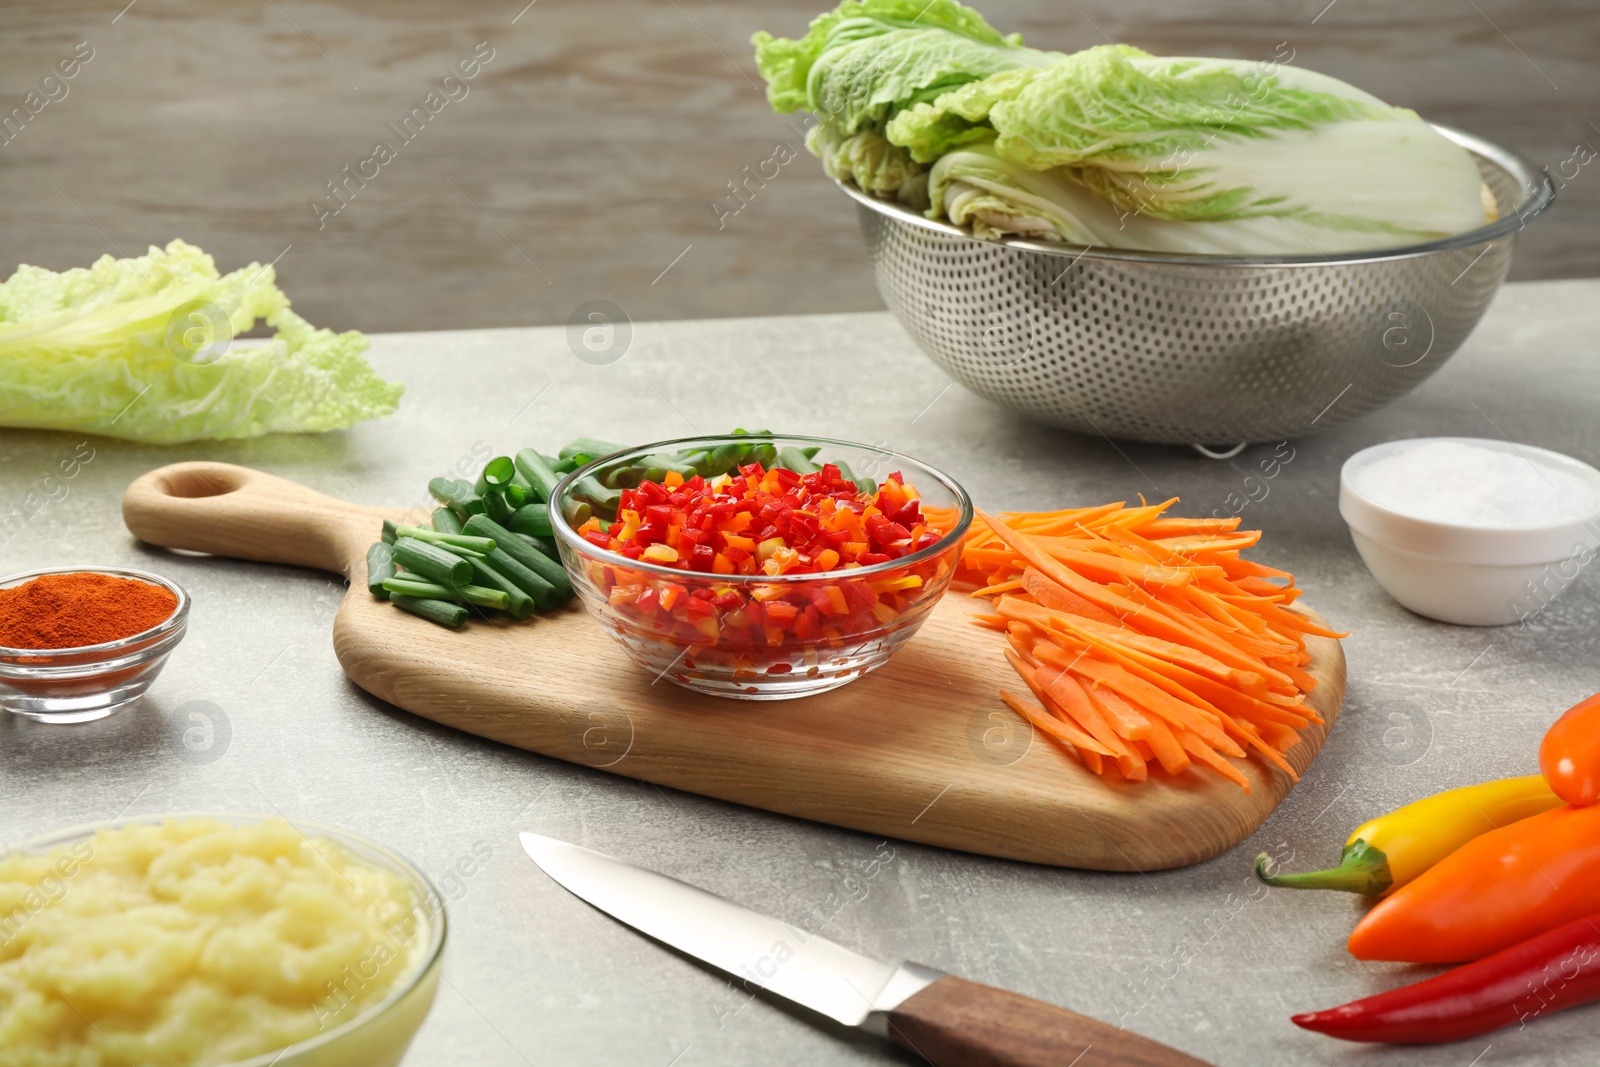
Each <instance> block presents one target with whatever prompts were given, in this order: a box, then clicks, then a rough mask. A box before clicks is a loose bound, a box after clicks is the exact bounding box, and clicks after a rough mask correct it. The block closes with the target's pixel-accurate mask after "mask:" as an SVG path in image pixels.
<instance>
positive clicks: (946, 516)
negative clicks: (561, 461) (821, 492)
mask: <svg viewBox="0 0 1600 1067" xmlns="http://www.w3.org/2000/svg"><path fill="white" fill-rule="evenodd" d="M740 450H744V451H751V450H754V454H753V455H752V456H748V457H745V458H743V459H738V458H737V457H738V456H739V453H740ZM808 452H809V453H810V455H806V453H808ZM812 456H814V457H815V458H814V460H812V458H811V457H812ZM783 457H788V458H787V460H786V459H784V458H783ZM750 458H755V459H757V460H763V459H764V460H765V462H763V466H764V467H766V468H769V469H770V468H771V467H772V466H780V467H791V468H792V466H793V465H794V464H795V463H796V462H798V461H799V460H801V459H805V460H808V461H811V462H813V463H814V464H823V463H834V464H836V465H838V466H839V467H840V468H841V471H842V472H843V473H844V475H845V477H847V478H853V479H855V480H857V481H858V482H870V484H872V485H873V486H877V485H878V484H879V483H880V482H882V481H883V480H885V479H886V478H888V476H889V475H890V474H891V473H893V472H899V473H900V474H901V476H902V477H903V479H904V482H905V485H906V486H907V487H908V488H912V489H915V491H916V495H917V496H918V498H919V500H920V502H921V505H922V506H923V507H924V508H925V509H926V511H925V513H924V514H925V515H926V516H927V517H928V518H929V519H937V522H936V523H935V525H936V527H937V531H936V532H938V534H939V539H938V541H937V542H936V543H934V544H932V545H930V546H928V547H925V548H923V549H921V550H920V551H917V552H913V553H910V554H908V555H905V556H901V557H899V558H896V559H891V560H889V561H888V562H874V563H873V564H871V565H869V566H863V565H860V564H854V565H851V564H842V565H840V566H838V567H837V568H836V569H833V570H829V571H826V572H816V573H806V574H778V575H770V574H766V573H756V574H737V573H736V574H719V573H710V572H707V571H703V570H684V569H679V568H677V567H672V566H666V565H662V564H658V563H652V562H647V561H644V560H636V559H630V558H628V557H627V556H624V555H621V554H618V553H616V552H612V551H610V550H609V549H606V548H603V547H600V546H598V545H596V544H594V543H593V542H591V541H589V540H587V539H586V538H585V537H584V536H583V535H582V534H581V533H580V532H579V531H578V529H576V528H575V526H574V523H576V524H577V525H579V526H581V525H582V523H583V515H584V512H585V509H589V510H592V511H593V513H594V514H595V515H596V516H597V517H599V518H600V519H602V521H604V522H609V521H611V520H613V519H615V517H616V516H615V514H614V509H615V506H616V505H615V500H614V499H611V498H612V497H614V495H615V494H614V491H615V490H617V489H622V488H631V487H633V486H634V485H637V484H638V482H639V481H640V480H641V478H642V477H644V476H647V475H648V476H650V480H652V481H659V480H660V479H661V478H663V477H665V468H666V466H668V465H669V464H665V463H664V462H663V461H665V460H669V459H670V460H675V461H676V463H677V465H678V466H679V467H681V468H683V469H684V470H688V471H690V474H687V475H684V476H685V477H689V476H692V474H693V473H700V474H703V475H708V476H709V475H716V474H721V473H724V472H725V471H728V470H730V469H732V465H733V463H734V462H738V463H741V464H742V463H744V462H748V461H749V459H750ZM774 460H776V462H773V461H774ZM680 473H681V471H680ZM608 492H609V494H610V496H609V497H608V495H607V494H608ZM550 511H551V516H550V520H551V525H552V526H553V527H554V530H555V536H556V543H557V545H558V546H559V548H560V552H561V562H562V564H563V565H564V566H565V567H566V569H567V573H568V574H569V575H571V577H572V584H573V587H574V588H575V589H576V590H577V592H578V595H579V597H580V598H581V599H582V600H583V602H584V604H585V605H586V606H587V607H588V609H589V611H590V612H591V613H592V614H593V615H594V617H595V618H596V619H597V620H599V622H600V624H601V625H602V626H603V627H604V628H605V630H606V632H607V633H609V634H610V635H611V636H612V638H613V639H614V640H616V641H617V642H618V643H619V644H621V645H622V647H623V648H624V649H625V650H626V651H627V653H628V655H629V656H630V657H632V659H633V660H634V662H636V663H638V664H639V665H640V666H641V667H643V668H644V669H645V670H647V671H649V672H650V674H652V675H653V676H654V677H655V678H657V679H661V678H665V679H667V680H668V681H671V682H673V683H675V684H677V685H681V686H683V687H685V688H687V689H692V690H694V691H696V692H700V693H709V694H712V695H714V696H722V697H734V698H738V699H744V700H781V699H785V698H790V697H803V696H810V695H813V694H815V693H822V692H826V691H827V690H829V689H833V688H836V687H838V686H841V685H844V684H845V683H846V682H848V681H850V680H851V679H853V678H858V677H860V676H861V675H864V674H866V673H867V672H868V671H870V670H873V669H875V668H877V667H881V666H882V665H883V664H884V663H885V662H887V661H888V659H889V657H890V656H891V655H892V654H893V653H894V651H895V650H896V649H897V648H899V647H900V646H901V645H903V644H904V643H905V642H906V641H907V640H909V639H910V638H911V635H912V634H914V633H916V631H917V628H918V627H919V626H921V625H922V622H923V620H924V619H926V618H927V615H928V611H929V610H930V609H931V608H932V607H933V605H934V603H936V602H937V601H938V599H939V597H940V596H941V595H943V593H944V591H945V589H946V588H947V587H948V586H949V584H950V578H951V576H952V574H953V573H954V572H955V564H956V558H957V555H958V554H959V552H960V549H961V541H962V538H963V537H964V535H965V534H966V532H967V527H968V526H969V525H970V524H971V522H972V502H971V501H970V500H969V499H968V498H967V493H966V491H965V490H964V489H962V488H961V486H959V485H957V484H956V482H955V481H954V480H952V479H951V478H949V477H947V476H946V475H944V474H942V473H940V472H939V471H937V470H935V469H934V468H932V467H930V466H928V465H927V464H925V463H922V462H919V461H918V460H915V459H912V458H911V457H909V456H905V455H902V454H900V453H898V452H894V451H891V450H890V449H887V448H880V447H878V446H876V445H863V444H853V443H851V442H849V441H836V440H832V439H829V438H824V437H797V436H786V435H772V434H749V435H745V434H726V435H720V436H714V437H691V438H683V439H681V440H676V441H662V442H658V443H656V444H653V445H645V446H643V447H641V448H632V449H627V450H625V451H622V452H617V453H613V454H612V455H609V456H604V457H602V458H600V459H597V460H595V461H594V462H592V463H590V464H588V465H587V466H584V467H581V468H579V469H578V470H576V471H573V472H572V473H571V474H569V475H567V477H566V478H565V479H564V480H563V481H562V482H561V484H560V485H559V486H557V487H556V492H555V497H554V499H553V500H552V501H551V509H550ZM608 512H610V513H608ZM695 601H698V603H693V602H695ZM663 604H667V605H669V606H668V607H663V606H662V605H663Z"/></svg>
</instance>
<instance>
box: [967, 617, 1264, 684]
mask: <svg viewBox="0 0 1600 1067" xmlns="http://www.w3.org/2000/svg"><path fill="white" fill-rule="evenodd" d="M995 610H996V611H997V612H999V613H1000V614H1001V615H1002V616H1004V617H1005V618H1008V619H1021V620H1023V621H1025V622H1031V623H1033V624H1034V625H1036V626H1039V627H1040V628H1042V629H1058V630H1066V631H1067V632H1069V633H1072V634H1074V635H1076V636H1077V637H1079V638H1081V639H1082V640H1085V641H1088V642H1089V643H1090V644H1092V645H1095V646H1096V647H1100V646H1104V645H1115V646H1118V647H1122V648H1134V649H1138V650H1139V651H1141V652H1145V653H1148V654H1150V655H1153V656H1158V657H1160V658H1162V659H1164V660H1166V661H1167V662H1169V663H1178V664H1182V665H1183V666H1186V667H1188V668H1190V669H1191V670H1194V671H1197V672H1199V673H1201V674H1206V675H1209V676H1211V677H1214V678H1216V679H1217V680H1218V681H1222V682H1228V683H1231V684H1233V685H1238V686H1242V687H1244V688H1247V689H1254V688H1257V687H1258V686H1260V684H1261V681H1262V678H1261V675H1259V674H1256V673H1254V672H1251V671H1244V670H1240V669H1238V668H1236V667H1231V666H1229V665H1228V664H1226V663H1222V662H1221V661H1219V660H1216V659H1214V658H1212V657H1211V656H1208V655H1206V654H1205V653H1204V652H1199V651H1196V650H1195V649H1193V648H1190V647H1188V646H1187V645H1180V644H1176V643H1174V642H1172V641H1165V640H1162V639H1161V638H1159V637H1151V636H1150V635H1148V634H1141V633H1139V632H1137V631H1135V630H1131V629H1126V628H1124V629H1118V628H1116V627H1113V626H1107V625H1106V624H1105V623H1101V622H1095V621H1094V620H1093V619H1086V618H1084V617H1083V616H1081V615H1073V614H1070V613H1069V612H1065V611H1055V610H1053V609H1051V608H1047V607H1043V606H1041V605H1038V604H1026V603H1023V602H1021V601H1019V600H1018V599H1017V598H1016V597H1012V596H1003V597H1001V598H1000V600H999V602H998V603H996V604H995ZM1141 610H1144V609H1141ZM1147 614H1151V613H1149V612H1147Z"/></svg>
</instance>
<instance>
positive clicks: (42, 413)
mask: <svg viewBox="0 0 1600 1067" xmlns="http://www.w3.org/2000/svg"><path fill="white" fill-rule="evenodd" d="M257 320H265V322H266V324H267V326H269V327H271V328H272V329H274V330H275V331H276V334H275V335H274V336H273V337H271V338H262V339H247V338H240V339H237V340H236V339H235V338H237V337H238V335H240V334H243V333H245V332H247V331H249V330H251V329H252V328H253V327H254V326H255V323H256V321H257ZM367 347H368V342H367V339H366V337H365V336H363V335H362V334H360V333H357V332H355V331H349V332H346V333H339V334H336V333H333V332H332V331H330V330H321V329H317V328H316V327H313V326H312V325H311V324H310V323H308V322H306V321H305V320H304V319H302V318H301V317H300V316H299V315H296V314H295V313H294V312H293V311H291V310H290V309H289V299H288V297H286V296H285V295H284V294H283V292H282V290H280V289H279V288H278V287H277V285H276V284H275V277H274V275H273V270H272V267H271V266H261V265H259V264H255V263H252V264H250V265H249V266H247V267H244V268H242V269H240V270H236V271H234V272H233V273H231V274H227V275H220V274H219V273H218V272H217V268H216V264H215V263H214V262H213V261H212V259H211V257H210V256H208V255H206V254H205V253H204V252H202V251H201V250H200V249H198V248H196V247H194V246H193V245H190V244H186V243H184V242H183V241H173V242H172V243H171V244H169V245H168V246H167V247H166V248H165V249H164V250H163V249H159V248H154V247H152V248H151V249H150V252H149V254H148V255H144V256H140V257H138V258H135V259H115V258H113V257H111V256H109V255H107V256H102V257H101V258H100V259H99V261H97V262H96V263H95V264H94V265H93V266H91V267H88V268H81V267H80V268H74V269H72V270H68V271H63V272H61V273H56V272H54V271H49V270H44V269H42V268H40V267H30V266H22V267H19V268H17V271H16V273H15V274H13V275H12V276H11V278H10V279H8V280H7V281H5V282H0V426H17V427H30V428H35V429H51V430H70V431H73V432H78V433H93V434H101V435H105V436H108V437H122V438H127V439H130V440H136V441H147V442H153V443H159V444H176V443H181V442H185V441H196V440H202V439H207V438H240V437H256V436H259V435H261V434H268V433H320V432H324V431H327V430H339V429H344V428H346V427H349V426H352V425H354V424H355V423H357V422H360V421H362V420H363V419H371V418H378V417H381V416H384V415H392V414H393V413H394V412H395V410H396V407H397V405H398V402H399V399H400V394H401V392H402V391H403V387H402V386H400V385H398V384H395V383H391V382H386V381H384V380H383V379H382V378H379V377H378V375H377V374H376V373H375V372H374V371H373V369H372V367H371V365H370V364H368V362H367V360H366V356H365V352H366V350H367Z"/></svg>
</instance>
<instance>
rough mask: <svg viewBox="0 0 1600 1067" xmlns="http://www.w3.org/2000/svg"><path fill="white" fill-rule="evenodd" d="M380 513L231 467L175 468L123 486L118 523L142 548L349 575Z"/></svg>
mask: <svg viewBox="0 0 1600 1067" xmlns="http://www.w3.org/2000/svg"><path fill="white" fill-rule="evenodd" d="M385 514H386V513H385V512H384V511H382V510H380V509H378V508H368V507H362V506H361V505H359V504H350V503H346V502H345V501H343V500H335V499H334V498H333V497H330V496H324V495H323V494H321V493H319V492H317V491H316V490H314V489H307V488H306V487H305V486H303V485H300V484H298V483H296V482H291V481H289V480H287V479H285V478H278V477H276V476H274V475H271V474H264V473H262V472H261V471H257V470H251V469H250V468H249V467H236V466H234V465H233V464H231V463H206V462H194V463H174V464H172V465H171V466H168V467H161V468H159V469H157V470H153V471H151V472H150V473H148V474H146V475H144V476H143V477H141V478H139V479H138V480H137V481H135V482H134V483H133V484H132V485H130V486H128V491H127V492H126V493H124V494H123V496H122V521H123V522H124V523H126V524H127V526H128V530H129V532H131V533H132V534H133V536H135V537H137V538H138V539H139V540H141V541H146V542H148V543H150V544H153V545H161V546H162V547H164V548H181V549H187V550H189V551H192V552H208V553H210V554H212V555H214V556H231V557H233V558H235V559H253V560H260V561H261V562H263V563H288V564H292V565H294V566H298V567H315V568H317V569H318V570H325V571H334V572H335V573H339V574H346V573H347V571H349V570H350V569H351V568H352V567H353V566H354V565H355V563H356V562H357V561H359V560H360V559H362V558H364V556H365V552H366V548H367V546H368V545H370V544H371V543H372V542H374V541H376V540H377V539H378V537H379V535H380V534H381V533H382V532H383V519H384V516H385Z"/></svg>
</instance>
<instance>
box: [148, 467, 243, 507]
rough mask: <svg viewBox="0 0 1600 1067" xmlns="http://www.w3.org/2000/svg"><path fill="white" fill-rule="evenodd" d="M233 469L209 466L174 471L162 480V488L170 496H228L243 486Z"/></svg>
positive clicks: (194, 497)
mask: <svg viewBox="0 0 1600 1067" xmlns="http://www.w3.org/2000/svg"><path fill="white" fill-rule="evenodd" d="M243 484H244V483H243V482H241V481H240V479H239V476H238V475H237V474H236V473H234V472H233V471H219V470H215V469H212V468H207V467H197V468H191V469H189V470H181V471H174V472H173V473H172V474H169V475H167V476H166V477H165V478H163V479H162V480H161V488H162V490H163V491H164V492H165V493H166V494H167V495H168V496H176V497H183V498H184V499H186V500H195V499H199V498H202V497H208V496H226V495H227V494H229V493H234V492H237V491H238V490H239V489H240V488H241V487H242V486H243Z"/></svg>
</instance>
